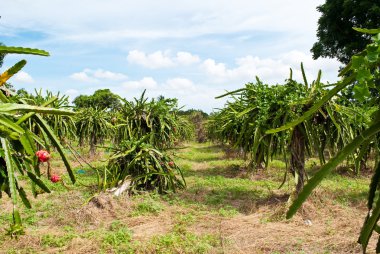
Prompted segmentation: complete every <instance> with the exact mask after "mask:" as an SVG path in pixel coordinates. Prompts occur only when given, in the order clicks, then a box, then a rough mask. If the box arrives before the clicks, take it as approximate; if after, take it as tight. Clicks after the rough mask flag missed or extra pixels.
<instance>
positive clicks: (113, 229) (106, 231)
mask: <svg viewBox="0 0 380 254" xmlns="http://www.w3.org/2000/svg"><path fill="white" fill-rule="evenodd" d="M103 156H107V154H106V153H104V152H103V153H102V155H101V156H100V157H103ZM100 157H97V158H95V159H93V164H94V165H96V166H98V167H100V168H101V166H102V161H100V160H98V158H100ZM103 158H104V157H103ZM175 160H176V162H177V164H178V165H180V166H181V168H182V169H183V170H184V174H185V178H186V181H187V189H185V190H181V191H179V192H178V193H173V194H169V195H164V196H159V195H156V194H148V193H147V194H142V195H138V196H133V197H128V196H126V195H124V196H120V197H114V196H112V195H111V194H109V193H101V194H99V193H97V192H96V188H94V185H96V182H97V180H96V179H97V178H96V173H95V172H94V171H92V170H91V169H90V168H89V167H85V166H84V167H81V166H80V165H78V164H77V163H74V162H73V164H74V166H75V169H76V170H75V171H76V172H77V174H76V176H77V179H78V184H76V185H75V186H73V185H71V184H69V183H68V176H64V179H66V181H65V184H62V183H59V184H53V183H50V182H48V181H46V182H47V184H48V185H49V187H50V188H51V189H52V190H53V193H51V194H43V195H39V196H38V198H37V199H33V198H31V201H32V205H33V208H32V209H23V211H22V216H23V218H24V221H23V223H24V226H25V228H26V234H25V235H23V236H20V237H19V238H18V239H10V238H9V236H6V235H5V233H6V229H7V228H8V226H9V221H10V212H11V203H10V200H9V199H8V198H6V197H3V199H1V200H0V202H1V212H0V230H1V232H0V244H1V246H2V248H1V249H0V253H273V254H274V253H360V248H359V246H358V244H357V243H356V241H357V237H358V233H359V231H360V228H361V225H362V222H363V219H364V216H365V211H366V206H365V199H366V195H367V189H368V183H369V179H368V178H367V177H364V176H363V177H354V176H350V174H345V175H344V176H342V175H340V174H337V173H336V174H334V175H332V176H331V177H329V178H328V180H326V181H324V182H323V184H322V186H321V187H319V188H318V189H317V191H316V192H315V193H314V194H313V195H312V198H311V199H310V200H309V201H307V202H306V204H305V205H304V207H303V209H302V211H301V212H299V213H298V215H297V216H296V217H295V218H294V219H292V220H290V221H287V220H285V218H284V212H285V210H286V206H287V205H288V202H287V201H288V199H289V195H288V194H289V193H291V191H292V189H293V185H294V184H293V180H292V179H290V180H288V181H287V182H286V183H285V185H284V186H283V187H282V188H281V189H278V187H279V186H280V184H281V182H282V180H283V174H284V168H285V165H284V163H283V162H281V161H278V160H275V161H273V162H272V163H271V164H270V166H269V168H268V169H267V170H260V171H258V172H255V173H250V172H247V170H246V169H245V162H244V161H243V160H241V159H236V158H234V157H233V156H231V155H230V156H227V155H226V153H225V151H223V149H222V148H221V147H219V146H216V145H213V144H209V143H206V144H196V143H191V144H187V145H185V146H184V147H182V148H180V149H177V150H176V151H175ZM52 166H53V170H54V172H61V170H62V172H63V168H62V163H61V162H60V161H53V162H52ZM307 167H308V170H309V171H310V172H311V173H312V172H313V171H314V170H315V169H316V168H317V167H318V165H317V163H316V162H315V160H309V161H308V163H307ZM373 245H374V243H373V242H371V244H370V246H369V249H370V250H372V249H374V247H373Z"/></svg>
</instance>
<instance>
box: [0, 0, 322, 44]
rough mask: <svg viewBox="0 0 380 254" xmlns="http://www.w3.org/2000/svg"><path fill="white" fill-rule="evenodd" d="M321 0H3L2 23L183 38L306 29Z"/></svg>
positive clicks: (103, 37)
mask: <svg viewBox="0 0 380 254" xmlns="http://www.w3.org/2000/svg"><path fill="white" fill-rule="evenodd" d="M74 3H75V4H74ZM322 3H324V0H309V1H304V0H283V1H281V3H279V1H278V0H267V1H258V0H254V1H246V0H235V1H233V2H231V1H228V0H210V1H201V0H194V1H178V2H173V1H171V0H163V1H157V2H152V1H150V0H141V1H138V2H134V3H131V2H127V1H123V0H110V1H95V2H94V1H93V0H82V1H73V0H65V1H64V0H56V1H48V2H47V1H46V0H35V1H33V2H30V1H26V0H19V1H14V0H3V5H2V12H3V14H4V18H2V26H4V27H21V28H24V29H32V30H35V29H36V28H39V29H41V31H49V33H54V35H55V36H57V37H60V38H62V37H66V38H69V37H71V38H72V39H75V40H86V41H95V40H94V38H96V39H98V40H97V41H103V42H109V41H113V40H117V39H125V38H131V37H133V38H142V37H141V35H145V37H144V38H163V37H164V38H173V37H187V38H188V37H194V36H200V35H204V34H215V33H230V32H236V31H248V30H264V29H266V30H271V31H280V30H285V31H288V32H293V31H304V30H307V29H311V30H312V33H314V31H315V27H316V21H317V18H318V16H319V15H318V13H317V12H316V10H315V7H316V6H317V5H320V4H322ZM279 4H280V5H281V7H278V6H279ZM34 6H39V8H38V9H34V11H33V12H22V11H19V10H20V8H21V7H23V8H24V9H33V7H34ZM74 6H75V7H74ZM273 6H277V7H278V8H274V7H273ZM83 10H85V15H84V14H83ZM141 13H144V15H141ZM136 31H137V32H136ZM157 31H158V32H157Z"/></svg>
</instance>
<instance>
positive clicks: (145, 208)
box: [132, 196, 164, 216]
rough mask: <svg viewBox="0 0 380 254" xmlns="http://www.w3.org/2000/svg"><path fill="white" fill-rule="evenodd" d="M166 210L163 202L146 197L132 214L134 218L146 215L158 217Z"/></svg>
mask: <svg viewBox="0 0 380 254" xmlns="http://www.w3.org/2000/svg"><path fill="white" fill-rule="evenodd" d="M163 210H164V206H163V205H162V203H161V202H159V201H157V200H155V199H154V198H152V196H147V197H145V198H144V199H143V200H142V201H141V202H139V203H137V204H136V205H135V209H134V211H133V212H132V216H140V215H146V214H154V215H157V214H159V213H160V212H161V211H163Z"/></svg>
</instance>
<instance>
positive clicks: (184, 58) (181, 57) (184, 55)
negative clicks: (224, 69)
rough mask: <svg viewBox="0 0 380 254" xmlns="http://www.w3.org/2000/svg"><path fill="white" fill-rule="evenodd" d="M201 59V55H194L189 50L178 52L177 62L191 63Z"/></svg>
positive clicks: (182, 63)
mask: <svg viewBox="0 0 380 254" xmlns="http://www.w3.org/2000/svg"><path fill="white" fill-rule="evenodd" d="M199 61H200V58H199V56H196V55H192V54H191V53H189V52H183V51H181V52H178V53H177V57H176V62H177V63H178V64H180V65H191V64H195V63H198V62H199Z"/></svg>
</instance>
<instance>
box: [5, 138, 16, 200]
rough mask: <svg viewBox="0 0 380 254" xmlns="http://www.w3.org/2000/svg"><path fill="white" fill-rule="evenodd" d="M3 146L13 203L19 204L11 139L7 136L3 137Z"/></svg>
mask: <svg viewBox="0 0 380 254" xmlns="http://www.w3.org/2000/svg"><path fill="white" fill-rule="evenodd" d="M1 147H2V148H3V150H4V159H5V164H6V166H7V172H8V184H9V189H10V193H11V197H12V203H13V205H14V206H16V205H17V196H16V193H17V189H16V180H15V169H14V164H13V163H12V153H11V149H10V146H9V141H8V140H7V139H5V138H1Z"/></svg>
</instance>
